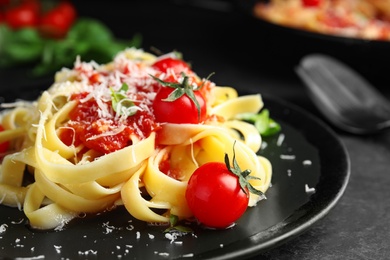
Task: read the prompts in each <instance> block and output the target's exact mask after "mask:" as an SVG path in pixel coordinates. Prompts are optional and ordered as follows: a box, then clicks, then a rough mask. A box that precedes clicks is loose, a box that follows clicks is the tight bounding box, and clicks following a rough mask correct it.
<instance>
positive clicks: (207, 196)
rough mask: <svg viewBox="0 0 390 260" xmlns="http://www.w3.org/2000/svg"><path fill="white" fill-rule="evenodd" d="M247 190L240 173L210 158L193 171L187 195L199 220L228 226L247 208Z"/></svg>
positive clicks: (208, 223)
mask: <svg viewBox="0 0 390 260" xmlns="http://www.w3.org/2000/svg"><path fill="white" fill-rule="evenodd" d="M246 189H247V188H246ZM247 194H248V191H247V193H245V192H244V191H243V189H242V188H241V186H240V184H239V181H238V177H237V176H236V175H234V174H233V173H231V172H230V171H229V170H228V168H227V166H226V165H225V164H224V163H222V162H209V163H206V164H204V165H202V166H200V167H199V168H197V169H196V170H195V171H194V173H193V174H192V176H191V178H190V179H189V181H188V186H187V190H186V194H185V196H186V199H187V203H188V206H189V208H190V210H191V211H192V213H193V214H194V216H195V218H196V219H197V220H198V221H199V222H200V223H202V224H203V225H205V226H207V227H211V228H227V227H229V226H231V225H232V224H233V223H234V222H235V221H236V220H238V219H239V218H240V217H241V216H242V215H243V214H244V212H245V210H246V209H247V207H248V200H249V197H248V195H247Z"/></svg>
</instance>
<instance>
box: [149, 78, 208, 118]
mask: <svg viewBox="0 0 390 260" xmlns="http://www.w3.org/2000/svg"><path fill="white" fill-rule="evenodd" d="M173 91H175V88H171V87H165V86H161V88H160V89H159V90H158V91H157V94H156V97H155V99H154V101H153V110H154V115H155V117H156V121H157V122H160V123H175V124H197V123H200V122H202V121H203V120H204V118H205V117H206V112H207V109H206V101H205V99H204V97H203V95H202V93H201V92H200V91H197V90H195V91H193V94H194V97H195V98H196V100H197V102H198V104H199V110H198V107H197V106H196V104H195V102H194V101H193V100H191V98H190V97H189V96H188V95H187V94H183V95H182V96H181V97H179V98H177V99H176V100H173V101H167V100H166V99H167V98H168V96H169V95H170V94H172V92H173Z"/></svg>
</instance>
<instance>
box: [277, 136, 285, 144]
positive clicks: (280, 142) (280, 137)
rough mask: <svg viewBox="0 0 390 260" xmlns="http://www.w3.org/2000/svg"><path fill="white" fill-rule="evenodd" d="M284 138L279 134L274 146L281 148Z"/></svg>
mask: <svg viewBox="0 0 390 260" xmlns="http://www.w3.org/2000/svg"><path fill="white" fill-rule="evenodd" d="M284 138H285V135H284V134H280V135H279V136H278V140H277V141H276V145H277V146H281V145H282V144H283V141H284Z"/></svg>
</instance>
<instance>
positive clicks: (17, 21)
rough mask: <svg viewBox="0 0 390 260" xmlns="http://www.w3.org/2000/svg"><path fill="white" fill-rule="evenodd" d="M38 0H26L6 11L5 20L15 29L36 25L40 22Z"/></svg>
mask: <svg viewBox="0 0 390 260" xmlns="http://www.w3.org/2000/svg"><path fill="white" fill-rule="evenodd" d="M39 11H40V5H39V2H38V1H25V2H23V3H21V4H20V5H17V6H14V7H12V8H10V9H8V10H6V12H5V22H6V23H7V24H8V26H9V27H11V28H13V29H20V28H24V27H35V26H37V25H38V23H39Z"/></svg>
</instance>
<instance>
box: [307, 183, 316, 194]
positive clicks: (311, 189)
mask: <svg viewBox="0 0 390 260" xmlns="http://www.w3.org/2000/svg"><path fill="white" fill-rule="evenodd" d="M305 191H306V193H307V194H314V193H315V192H316V189H315V188H310V187H309V185H307V184H305Z"/></svg>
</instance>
